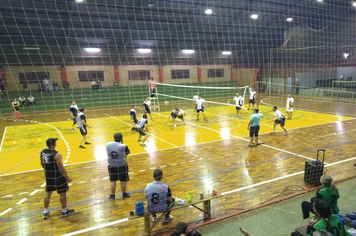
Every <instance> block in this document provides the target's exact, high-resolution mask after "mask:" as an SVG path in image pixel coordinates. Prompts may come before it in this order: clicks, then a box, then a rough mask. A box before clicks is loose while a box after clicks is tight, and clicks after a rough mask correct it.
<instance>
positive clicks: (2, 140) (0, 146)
mask: <svg viewBox="0 0 356 236" xmlns="http://www.w3.org/2000/svg"><path fill="white" fill-rule="evenodd" d="M6 128H7V127H5V129H4V134H3V135H2V139H1V144H0V152H1V149H2V144H3V143H4V139H5V134H6Z"/></svg>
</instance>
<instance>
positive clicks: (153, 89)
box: [148, 77, 156, 97]
mask: <svg viewBox="0 0 356 236" xmlns="http://www.w3.org/2000/svg"><path fill="white" fill-rule="evenodd" d="M148 87H149V89H150V96H151V97H154V96H155V94H156V81H155V80H154V79H153V77H152V78H151V80H149V81H148Z"/></svg>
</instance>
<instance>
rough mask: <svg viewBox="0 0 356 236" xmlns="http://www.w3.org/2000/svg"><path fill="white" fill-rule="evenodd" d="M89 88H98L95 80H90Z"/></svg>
mask: <svg viewBox="0 0 356 236" xmlns="http://www.w3.org/2000/svg"><path fill="white" fill-rule="evenodd" d="M90 85H91V89H98V86H97V84H96V81H95V80H94V79H93V81H91V82H90Z"/></svg>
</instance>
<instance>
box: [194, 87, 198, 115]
mask: <svg viewBox="0 0 356 236" xmlns="http://www.w3.org/2000/svg"><path fill="white" fill-rule="evenodd" d="M198 99H199V92H197V93H196V94H195V95H194V96H193V100H194V111H195V110H196V109H197V101H198Z"/></svg>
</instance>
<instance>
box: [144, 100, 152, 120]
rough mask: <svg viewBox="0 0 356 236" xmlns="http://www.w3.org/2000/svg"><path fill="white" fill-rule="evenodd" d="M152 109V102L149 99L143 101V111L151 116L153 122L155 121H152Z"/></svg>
mask: <svg viewBox="0 0 356 236" xmlns="http://www.w3.org/2000/svg"><path fill="white" fill-rule="evenodd" d="M150 107H151V101H150V100H149V98H146V99H145V101H143V110H144V111H145V112H146V113H147V114H149V115H150V118H151V120H153V119H152V115H151V109H150Z"/></svg>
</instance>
